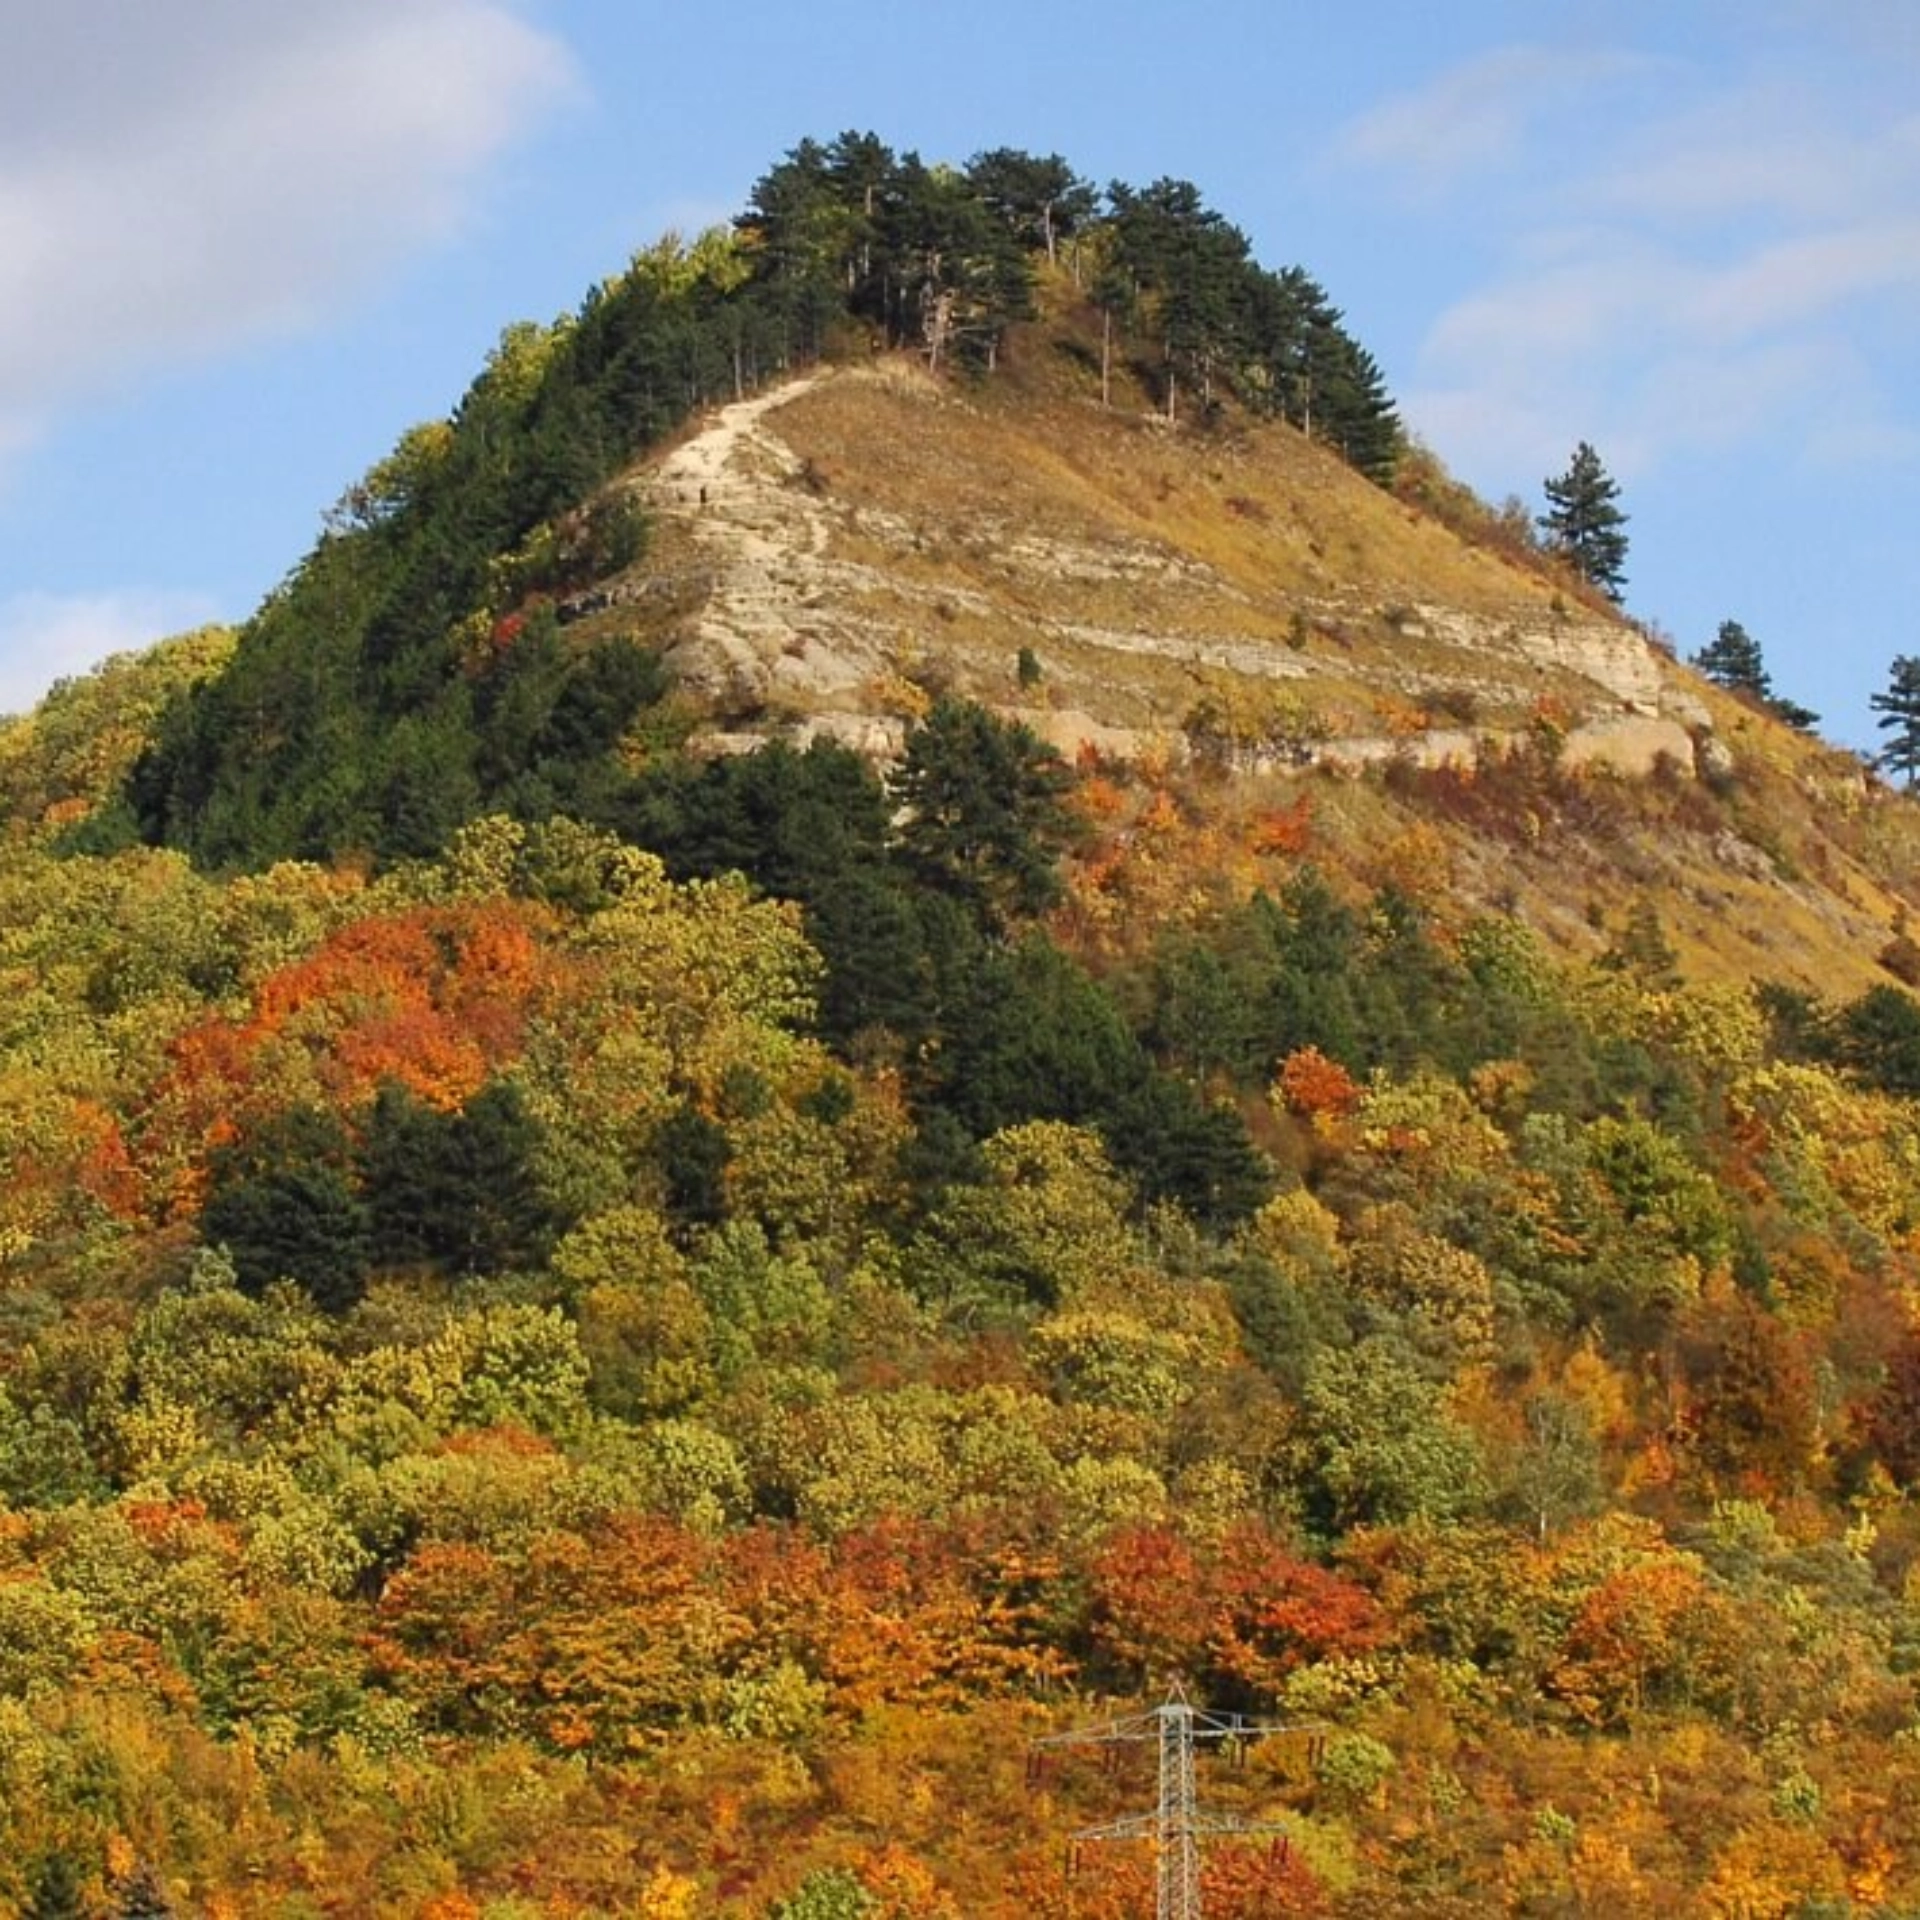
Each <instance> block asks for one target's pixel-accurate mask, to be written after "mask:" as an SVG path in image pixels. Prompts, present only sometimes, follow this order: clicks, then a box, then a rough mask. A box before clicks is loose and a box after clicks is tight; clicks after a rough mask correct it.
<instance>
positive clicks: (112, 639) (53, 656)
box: [0, 588, 216, 714]
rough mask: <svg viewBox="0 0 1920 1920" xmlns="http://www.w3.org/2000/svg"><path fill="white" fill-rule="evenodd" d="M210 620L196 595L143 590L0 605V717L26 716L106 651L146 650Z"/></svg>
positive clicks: (34, 597) (45, 596) (26, 596)
mask: <svg viewBox="0 0 1920 1920" xmlns="http://www.w3.org/2000/svg"><path fill="white" fill-rule="evenodd" d="M215 617H216V615H215V610H214V607H213V605H212V603H211V601H209V600H208V599H206V598H205V597H204V596H203V595H199V594H192V593H177V592H164V591H159V590H154V589H145V588H130V589H126V590H124V591H118V592H112V593H95V594H51V593H20V594H14V595H12V596H11V597H10V598H7V599H4V600H0V714H5V713H24V712H26V711H27V710H28V709H29V708H30V707H32V706H33V705H34V704H35V703H36V702H37V701H38V700H39V699H40V697H41V695H42V694H44V693H45V692H46V690H47V689H48V688H49V687H50V686H52V685H53V683H54V682H55V681H56V680H62V679H67V678H69V677H71V676H73V675H75V674H81V673H85V672H86V671H87V670H88V669H89V668H91V667H94V666H96V665H98V663H99V662H100V661H102V660H104V659H105V658H106V657H107V655H108V654H110V653H126V652H132V651H135V650H138V649H142V648H146V647H150V646H152V645H153V643H154V642H155V641H156V640H162V639H164V638H166V636H167V635H168V634H172V633H182V632H185V631H186V630H187V629H189V628H191V627H197V626H204V625H206V624H207V622H208V621H210V620H212V619H214V618H215Z"/></svg>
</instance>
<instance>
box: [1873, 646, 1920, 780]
mask: <svg viewBox="0 0 1920 1920" xmlns="http://www.w3.org/2000/svg"><path fill="white" fill-rule="evenodd" d="M1867 705H1868V706H1870V707H1871V708H1872V709H1873V710H1874V712H1876V713H1877V714H1879V715H1880V716H1881V719H1880V722H1879V724H1880V727H1881V729H1882V730H1883V731H1885V730H1886V729H1888V728H1891V729H1892V730H1893V738H1892V739H1891V740H1889V741H1888V742H1887V744H1886V745H1885V746H1884V747H1882V748H1881V750H1880V753H1879V757H1878V758H1877V759H1876V761H1875V762H1874V764H1875V765H1876V766H1881V767H1884V768H1885V769H1886V770H1887V771H1888V772H1889V773H1894V774H1898V775H1899V776H1900V777H1901V779H1902V780H1904V781H1905V782H1906V784H1907V786H1908V787H1909V788H1912V787H1914V786H1920V658H1916V657H1915V656H1914V655H1912V654H1910V653H1902V654H1897V655H1895V657H1894V662H1893V665H1892V667H1891V668H1890V669H1889V670H1888V675H1887V690H1886V691H1885V692H1884V693H1876V694H1874V695H1872V696H1871V698H1869V700H1868V701H1867Z"/></svg>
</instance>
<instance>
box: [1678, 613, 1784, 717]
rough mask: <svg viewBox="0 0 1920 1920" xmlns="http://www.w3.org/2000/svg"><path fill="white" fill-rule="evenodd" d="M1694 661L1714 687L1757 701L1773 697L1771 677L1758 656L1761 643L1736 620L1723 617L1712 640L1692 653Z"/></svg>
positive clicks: (1764, 663)
mask: <svg viewBox="0 0 1920 1920" xmlns="http://www.w3.org/2000/svg"><path fill="white" fill-rule="evenodd" d="M1693 664H1694V665H1695V666H1696V667H1698V668H1699V669H1700V671H1701V672H1702V673H1704V674H1705V675H1706V676H1707V678H1708V679H1709V680H1711V681H1712V682H1713V683H1714V685H1715V686H1717V687H1725V688H1726V690H1727V691H1728V692H1729V693H1744V694H1746V695H1748V696H1749V697H1750V698H1752V699H1754V700H1759V701H1763V702H1764V701H1769V700H1771V699H1772V698H1773V681H1772V679H1771V677H1770V676H1769V675H1768V673H1767V668H1766V662H1765V661H1764V660H1763V659H1762V658H1761V657H1760V643H1759V641H1757V640H1756V639H1754V638H1753V636H1752V635H1751V634H1750V633H1748V632H1747V630H1746V628H1745V627H1743V626H1742V625H1741V624H1740V622H1739V621H1738V620H1722V621H1721V622H1720V631H1719V632H1718V633H1717V634H1715V635H1714V637H1713V640H1712V642H1711V643H1710V644H1709V645H1707V646H1704V647H1702V648H1701V649H1700V651H1699V652H1698V653H1696V654H1695V655H1694V656H1693Z"/></svg>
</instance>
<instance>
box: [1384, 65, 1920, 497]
mask: <svg viewBox="0 0 1920 1920" xmlns="http://www.w3.org/2000/svg"><path fill="white" fill-rule="evenodd" d="M1587 58H1589V59H1590V60H1592V62H1593V63H1594V64H1595V65H1596V66H1597V67H1599V68H1601V69H1607V70H1611V71H1614V72H1617V73H1621V74H1628V73H1630V72H1632V71H1633V65H1634V63H1633V60H1632V57H1631V56H1625V55H1623V56H1619V57H1617V58H1616V59H1614V60H1613V61H1612V63H1611V67H1610V69H1609V61H1608V57H1607V56H1604V55H1593V56H1587ZM1557 59H1558V57H1557V56H1548V55H1544V54H1542V53H1540V52H1539V51H1538V50H1536V49H1529V48H1518V49H1509V50H1508V51H1507V52H1506V53H1504V54H1488V55H1482V56H1480V57H1478V58H1476V59H1475V60H1472V61H1470V62H1467V63H1465V64H1464V65H1463V66H1460V67H1456V68H1454V69H1453V70H1451V72H1449V73H1444V74H1442V75H1440V76H1438V77H1437V78H1436V79H1435V80H1434V81H1433V82H1432V83H1431V84H1430V85H1429V86H1428V87H1426V88H1425V89H1423V90H1421V91H1420V92H1419V93H1417V94H1414V95H1410V96H1407V97H1406V98H1403V99H1402V100H1400V101H1397V102H1394V103H1392V104H1391V105H1390V106H1389V107H1388V108H1386V109H1382V110H1379V111H1378V112H1376V113H1374V114H1370V115H1368V116H1366V118H1365V119H1363V120H1361V121H1359V122H1356V123H1355V124H1354V126H1353V127H1351V128H1350V129H1349V130H1348V135H1347V140H1346V147H1347V151H1348V152H1349V154H1350V155H1353V156H1356V157H1363V158H1368V159H1373V160H1377V161H1381V162H1383V163H1384V162H1394V163H1396V164H1404V165H1406V166H1408V167H1409V168H1411V167H1413V166H1415V165H1416V164H1417V161H1418V147H1417V143H1418V140H1419V139H1420V138H1421V137H1423V135H1422V130H1423V129H1425V136H1424V137H1428V138H1431V139H1432V140H1433V141H1434V142H1435V143H1436V150H1437V153H1438V163H1437V165H1436V166H1435V167H1433V168H1431V169H1429V171H1428V174H1427V179H1428V182H1429V185H1430V186H1436V185H1437V187H1438V188H1444V189H1445V190H1446V192H1448V193H1449V194H1450V195H1451V198H1450V199H1449V200H1448V202H1447V204H1446V207H1445V209H1444V212H1445V216H1446V217H1448V218H1452V219H1455V220H1457V221H1458V222H1460V223H1463V225H1464V226H1466V227H1467V228H1468V229H1470V230H1471V231H1473V232H1474V233H1475V235H1476V237H1483V236H1485V235H1488V234H1493V235H1497V236H1499V239H1498V247H1499V249H1500V253H1501V255H1502V257H1501V258H1500V261H1499V265H1498V266H1497V268H1496V270H1495V273H1494V275H1493V276H1492V277H1491V278H1490V279H1489V280H1487V281H1486V282H1485V283H1484V284H1482V285H1480V286H1478V287H1475V288H1473V289H1472V290H1471V291H1469V292H1467V293H1466V294H1464V295H1463V296H1462V297H1460V298H1459V299H1457V300H1456V301H1455V302H1454V303H1453V304H1452V305H1451V306H1449V307H1448V308H1446V309H1445V310H1444V311H1442V312H1441V313H1439V314H1438V315H1436V316H1435V318H1434V320H1433V322H1432V324H1431V326H1430V327H1429V329H1428V332H1427V336H1426V338H1425V340H1424V342H1423V344H1422V347H1421V350H1420V354H1419V359H1418V363H1417V367H1416V371H1415V377H1414V379H1413V380H1412V381H1411V382H1409V383H1408V388H1407V391H1406V393H1405V395H1404V407H1405V411H1406V413H1407V416H1408V418H1409V420H1410V421H1411V422H1412V423H1413V424H1414V425H1415V427H1416V428H1417V429H1418V430H1419V431H1420V432H1421V433H1422V434H1423V435H1424V436H1426V437H1428V438H1429V439H1431V440H1432V441H1433V442H1434V443H1435V444H1438V445H1442V446H1445V447H1446V448H1447V449H1448V451H1449V455H1450V457H1452V458H1455V459H1456V460H1457V461H1459V462H1460V464H1461V465H1462V466H1463V469H1464V470H1465V471H1467V472H1468V473H1469V474H1470V475H1471V476H1473V477H1475V478H1478V479H1479V480H1480V481H1481V482H1482V484H1489V483H1491V484H1493V485H1494V486H1495V487H1496V488H1498V487H1499V486H1502V485H1506V484H1511V478H1510V476H1513V475H1515V474H1518V475H1520V476H1522V477H1525V476H1529V475H1531V474H1533V473H1535V472H1547V471H1551V470H1553V469H1554V468H1555V467H1557V465H1558V464H1559V462H1560V461H1561V460H1562V459H1563V458H1564V455H1565V449H1566V448H1567V447H1568V446H1570V445H1571V444H1572V443H1573V441H1574V439H1575V438H1577V437H1586V438H1591V439H1593V440H1594V441H1595V443H1596V444H1599V445H1601V446H1602V449H1603V451H1604V452H1605V454H1606V456H1607V459H1608V464H1609V466H1610V467H1612V468H1613V469H1614V470H1615V471H1616V472H1620V473H1623V474H1624V473H1627V472H1630V471H1631V470H1632V469H1633V468H1635V467H1636V466H1637V467H1641V468H1647V467H1652V466H1655V465H1657V464H1659V463H1660V462H1661V461H1662V460H1664V459H1667V458H1669V457H1671V456H1673V455H1675V454H1678V453H1682V452H1687V451H1698V450H1702V449H1722V450H1724V449H1728V448H1733V447H1739V446H1743V445H1749V444H1757V443H1758V442H1759V440H1760V439H1761V437H1762V436H1763V435H1764V436H1775V437H1777V439H1778V442H1779V445H1780V446H1781V448H1782V449H1783V455H1784V456H1787V457H1790V456H1792V455H1794V454H1796V453H1797V454H1804V455H1806V456H1808V457H1810V458H1821V459H1825V460H1837V459H1839V458H1842V457H1843V454H1844V451H1845V450H1846V449H1850V448H1851V449H1857V450H1859V452H1860V453H1861V455H1862V457H1863V458H1864V457H1871V458H1874V459H1878V460H1881V461H1884V460H1887V459H1890V458H1893V457H1895V450H1896V449H1898V448H1900V447H1902V446H1908V445H1911V443H1912V438H1913V433H1912V429H1913V427H1914V425H1916V424H1920V423H1915V422H1911V421H1907V420H1902V419H1901V418H1900V403H1899V399H1898V398H1897V397H1896V395H1897V394H1898V390H1899V388H1900V385H1901V382H1902V380H1903V379H1904V371H1903V369H1901V368H1899V367H1897V366H1894V365H1891V364H1889V363H1887V362H1886V361H1884V360H1882V361H1881V362H1879V363H1878V364H1876V363H1875V361H1874V359H1873V357H1872V355H1871V354H1870V353H1869V352H1868V351H1866V350H1865V349H1864V348H1860V347H1858V346H1857V345H1856V344H1855V343H1856V341H1857V339H1858V338H1859V337H1861V336H1871V335H1873V334H1874V333H1875V332H1876V331H1879V332H1888V331H1890V332H1892V333H1893V334H1895V335H1897V336H1900V337H1904V331H1905V330H1904V329H1903V328H1897V327H1896V328H1893V329H1886V328H1884V327H1882V328H1876V326H1875V323H1876V322H1879V321H1883V320H1884V319H1885V318H1886V317H1887V316H1888V315H1889V314H1890V313H1892V314H1895V315H1902V314H1904V313H1906V312H1907V311H1908V310H1910V309H1911V308H1913V307H1916V306H1920V217H1917V216H1916V214H1915V211H1914V209H1915V208H1916V207H1920V120H1916V118H1915V116H1914V115H1913V114H1912V112H1911V111H1910V107H1909V104H1908V99H1907V96H1905V95H1904V93H1902V94H1901V95H1900V96H1899V98H1898V100H1897V102H1895V101H1893V100H1891V99H1890V98H1889V97H1888V96H1886V95H1884V94H1883V93H1882V92H1881V91H1880V90H1879V89H1878V88H1876V87H1875V86H1873V85H1870V84H1868V83H1867V81H1866V80H1865V79H1863V78H1862V76H1861V75H1860V73H1859V72H1858V71H1857V70H1848V71H1842V72H1840V73H1839V74H1838V75H1836V74H1834V73H1832V72H1826V73H1822V74H1820V75H1817V76H1816V75H1811V74H1809V75H1805V76H1803V77H1802V78H1801V79H1800V81H1799V82H1798V83H1797V84H1796V85H1794V86H1792V87H1785V86H1783V85H1781V84H1780V83H1779V82H1778V81H1777V80H1775V79H1774V78H1772V77H1771V76H1770V75H1768V74H1766V73H1763V72H1761V71H1760V70H1759V69H1758V68H1757V67H1756V68H1754V69H1753V70H1751V71H1749V72H1745V73H1743V72H1740V71H1734V72H1732V73H1730V74H1723V73H1721V72H1720V71H1718V70H1716V71H1715V72H1712V73H1709V72H1707V71H1706V70H1705V69H1704V68H1702V69H1689V68H1683V67H1680V66H1679V65H1677V64H1676V63H1663V64H1661V65H1660V66H1659V67H1658V68H1657V69H1656V68H1655V67H1654V65H1653V63H1651V62H1645V63H1641V66H1640V69H1639V72H1640V77H1642V78H1652V79H1657V82H1658V84H1657V85H1650V86H1646V87H1641V86H1638V85H1636V86H1631V87H1627V88H1624V89H1622V90H1621V91H1620V94H1619V97H1618V98H1617V99H1616V101H1615V102H1614V111H1613V112H1611V113H1610V114H1608V115H1606V116H1603V117H1597V116H1594V115H1591V114H1589V115H1585V116H1584V117H1583V118H1582V119H1581V121H1580V125H1579V129H1578V137H1577V138H1576V137H1572V135H1571V133H1570V130H1569V129H1568V128H1567V127H1565V126H1563V125H1560V124H1557V123H1554V122H1552V121H1551V120H1550V119H1549V118H1545V117H1542V115H1541V114H1540V113H1539V111H1538V110H1537V109H1538V101H1537V100H1536V98H1535V96H1536V94H1537V93H1538V92H1540V90H1541V89H1542V88H1543V87H1544V90H1545V93H1546V94H1547V95H1551V94H1552V93H1553V91H1554V89H1555V87H1556V86H1557V83H1558V80H1559V78H1560V76H1561V74H1562V72H1563V71H1564V70H1565V63H1564V62H1562V63H1561V64H1556V60H1557ZM1457 112H1465V113H1466V114H1467V118H1468V122H1469V130H1468V132H1467V133H1466V134H1465V135H1462V134H1461V133H1459V132H1458V131H1457V130H1454V129H1453V128H1452V126H1451V122H1450V116H1451V115H1453V114H1455V113H1457ZM1476 112H1477V113H1478V116H1479V117H1478V120H1477V121H1476V120H1475V118H1474V114H1475V113H1476ZM1474 126H1478V127H1479V129H1480V131H1479V132H1474V131H1472V128H1473V127H1474ZM1489 129H1491V130H1492V131H1491V132H1489V131H1488V130H1489ZM1495 134H1497V135H1498V139H1497V141H1496V140H1495V137H1494V136H1495ZM1496 145H1498V147H1499V150H1500V157H1501V159H1502V161H1503V166H1502V168H1501V171H1500V173H1499V174H1498V176H1497V177H1492V178H1484V177H1483V178H1480V179H1477V180H1475V181H1473V182H1471V183H1468V182H1467V181H1465V180H1464V179H1463V178H1461V177H1460V173H1459V167H1458V162H1459V159H1460V156H1461V155H1462V153H1466V152H1474V151H1481V152H1484V153H1486V154H1488V155H1491V154H1492V152H1493V151H1494V148H1495V146H1496ZM1469 184H1470V185H1471V191H1467V190H1465V189H1466V188H1467V187H1468V186H1469ZM1543 462H1545V463H1546V464H1542V463H1543ZM1502 475H1504V476H1509V478H1506V479H1499V478H1495V476H1502Z"/></svg>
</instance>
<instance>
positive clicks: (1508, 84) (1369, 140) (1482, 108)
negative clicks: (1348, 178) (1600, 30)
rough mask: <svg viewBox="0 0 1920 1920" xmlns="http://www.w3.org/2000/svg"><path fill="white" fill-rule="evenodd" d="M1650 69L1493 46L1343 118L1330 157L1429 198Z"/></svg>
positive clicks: (1581, 55) (1593, 56) (1610, 55)
mask: <svg viewBox="0 0 1920 1920" xmlns="http://www.w3.org/2000/svg"><path fill="white" fill-rule="evenodd" d="M1647 64H1648V63H1647V62H1645V61H1643V60H1641V59H1639V58H1638V57H1636V56H1633V55H1627V54H1620V53H1616V52H1611V51H1600V52H1578V51H1567V50H1561V49H1556V48H1550V47H1537V46H1515V47H1496V48H1494V49H1492V50H1490V51H1489V52H1486V53H1483V54H1478V55H1476V56H1475V57H1474V58H1472V59H1471V60H1465V61H1462V62H1461V63H1459V64H1458V65H1456V66H1453V67H1449V68H1448V69H1447V70H1446V71H1445V72H1444V73H1441V74H1438V75H1436V76H1435V78H1434V79H1433V80H1432V81H1430V82H1429V83H1428V84H1427V85H1426V86H1424V87H1420V88H1417V89H1415V90H1413V91H1412V92H1409V93H1403V94H1399V95H1396V96H1395V97H1394V98H1392V99H1389V100H1385V101H1383V102H1381V104H1380V105H1379V106H1377V107H1373V108H1370V109H1369V110H1368V111H1367V112H1366V113H1364V114H1361V115H1360V116H1359V117H1358V118H1356V119H1354V120H1352V121H1350V122H1348V124H1347V125H1346V127H1345V128H1343V129H1342V130H1341V132H1340V133H1339V135H1338V136H1337V137H1336V139H1335V142H1334V152H1333V158H1334V160H1335V162H1336V164H1339V165H1343V166H1359V167H1364V168H1371V169H1376V170H1378V171H1379V172H1381V173H1383V174H1385V175H1387V176H1389V177H1391V178H1393V179H1395V180H1396V181H1397V182H1398V184H1399V185H1400V186H1401V188H1402V189H1403V190H1405V191H1407V192H1409V193H1411V194H1412V195H1414V196H1415V197H1416V198H1419V199H1423V200H1426V199H1432V198H1435V197H1437V196H1440V195H1443V194H1445V193H1447V192H1449V191H1452V190H1454V189H1456V188H1458V187H1460V186H1461V185H1463V184H1464V183H1465V182H1466V181H1468V180H1469V179H1470V178H1472V177H1473V176H1475V175H1483V174H1487V173H1491V172H1494V171H1496V170H1498V169H1501V168H1503V167H1506V166H1509V165H1510V164H1512V163H1513V162H1514V161H1515V160H1516V158H1517V157H1518V156H1519V155H1520V154H1521V153H1522V152H1523V151H1524V150H1525V148H1526V145H1527V142H1528V140H1529V138H1530V137H1531V135H1532V134H1533V132H1534V130H1535V128H1536V127H1538V126H1539V125H1541V124H1542V123H1543V122H1551V121H1553V120H1555V119H1557V118H1558V117H1559V116H1560V115H1561V113H1562V112H1563V111H1564V110H1565V108H1566V107H1567V106H1568V105H1569V104H1570V103H1572V102H1576V101H1581V102H1588V103H1591V101H1592V99H1593V96H1594V90H1595V89H1596V88H1597V87H1599V86H1600V85H1602V83H1604V82H1607V81H1611V80H1617V79H1621V78H1624V77H1628V76H1631V75H1633V74H1635V73H1638V72H1641V71H1643V70H1644V69H1645V68H1646V66H1647Z"/></svg>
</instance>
